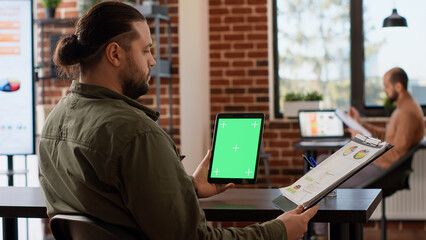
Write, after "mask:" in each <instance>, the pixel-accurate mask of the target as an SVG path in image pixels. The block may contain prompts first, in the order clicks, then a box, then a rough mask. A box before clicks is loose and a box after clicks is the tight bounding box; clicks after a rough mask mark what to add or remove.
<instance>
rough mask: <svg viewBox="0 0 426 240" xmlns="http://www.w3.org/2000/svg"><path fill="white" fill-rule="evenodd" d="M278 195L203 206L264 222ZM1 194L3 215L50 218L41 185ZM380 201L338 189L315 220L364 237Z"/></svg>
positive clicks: (234, 193)
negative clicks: (364, 230) (363, 227)
mask: <svg viewBox="0 0 426 240" xmlns="http://www.w3.org/2000/svg"><path fill="white" fill-rule="evenodd" d="M279 194H280V191H279V190H278V189H230V190H228V191H226V192H224V193H221V194H219V195H216V196H213V197H210V198H205V199H200V206H201V208H202V209H203V210H204V212H205V214H206V218H207V220H208V221H250V222H253V221H254V222H264V221H267V220H271V219H274V218H276V217H277V216H278V215H280V214H281V213H282V211H281V210H279V209H278V208H276V207H275V206H274V205H273V203H272V200H273V199H274V198H275V197H276V196H278V195H279ZM0 196H2V198H1V199H0V217H9V218H16V217H36V218H45V217H47V215H46V207H45V202H44V195H43V192H42V189H41V188H20V187H0ZM3 196H4V197H3ZM381 200H382V192H381V190H380V189H337V197H334V198H325V199H323V200H322V201H321V202H320V203H319V211H318V213H317V215H316V216H315V217H314V218H313V219H312V221H314V222H331V224H330V231H331V235H330V239H332V240H334V239H341V240H344V239H362V224H363V223H366V222H367V221H368V219H369V218H370V216H371V214H373V211H374V210H375V209H376V207H377V205H378V204H379V202H380V201H381ZM6 231H10V229H6Z"/></svg>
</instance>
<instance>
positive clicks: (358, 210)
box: [200, 189, 382, 223]
mask: <svg viewBox="0 0 426 240" xmlns="http://www.w3.org/2000/svg"><path fill="white" fill-rule="evenodd" d="M279 194H280V191H279V190H278V189H230V190H228V191H226V192H224V193H222V194H219V195H216V196H213V197H210V198H206V199H200V205H201V208H202V209H203V210H204V212H205V213H206V218H207V220H209V221H254V222H264V221H267V220H271V219H274V218H276V217H277V216H278V215H280V214H281V213H282V211H281V210H280V209H278V208H277V207H275V206H274V204H273V203H272V200H273V199H274V198H276V197H277V196H278V195H279ZM381 200H382V190H381V189H337V196H336V197H326V198H324V199H323V200H321V201H320V203H319V211H318V213H317V215H316V216H315V217H314V218H313V219H312V221H313V222H339V223H340V222H345V223H366V222H367V221H368V219H369V218H370V216H371V214H373V212H374V210H375V209H376V207H377V205H378V204H379V202H380V201H381Z"/></svg>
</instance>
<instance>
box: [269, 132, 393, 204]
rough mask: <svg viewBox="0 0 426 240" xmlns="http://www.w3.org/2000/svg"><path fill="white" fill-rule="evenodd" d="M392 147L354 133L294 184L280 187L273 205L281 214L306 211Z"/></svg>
mask: <svg viewBox="0 0 426 240" xmlns="http://www.w3.org/2000/svg"><path fill="white" fill-rule="evenodd" d="M392 147H393V145H391V144H389V143H386V142H382V141H380V140H379V139H375V138H369V137H365V136H363V135H360V134H357V135H356V136H355V138H354V139H352V140H351V141H350V142H349V143H347V144H346V145H345V146H343V147H342V148H341V149H339V150H338V151H336V152H335V153H334V154H332V155H331V156H330V157H328V158H327V159H325V160H324V161H323V162H322V163H321V164H318V166H317V167H315V168H313V169H312V170H310V171H309V172H307V173H306V174H305V175H304V176H303V177H301V178H300V179H299V180H297V181H296V182H295V183H293V184H292V185H290V186H287V187H283V188H280V191H281V193H282V194H281V195H280V196H278V197H277V198H275V199H274V200H273V203H274V204H275V205H276V206H277V207H279V208H281V209H282V210H284V211H290V210H292V209H294V208H296V207H297V205H302V206H303V207H304V208H305V209H306V208H309V207H311V206H313V205H314V204H316V203H317V202H318V201H319V200H321V199H322V198H323V197H324V196H326V195H327V194H328V193H330V192H331V191H332V190H333V189H335V188H336V187H338V186H339V185H340V184H341V183H343V182H344V181H345V180H346V179H348V178H350V177H351V176H352V175H354V174H355V173H356V172H358V171H359V170H361V169H362V168H364V167H365V166H367V165H368V164H369V163H371V162H373V161H374V160H375V159H376V158H378V157H379V156H380V155H382V154H383V153H385V152H386V151H388V150H389V149H391V148H392Z"/></svg>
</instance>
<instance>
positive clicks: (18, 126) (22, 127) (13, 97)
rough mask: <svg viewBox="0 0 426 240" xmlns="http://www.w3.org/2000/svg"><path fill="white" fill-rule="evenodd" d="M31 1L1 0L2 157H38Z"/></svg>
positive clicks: (0, 147)
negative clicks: (35, 150)
mask: <svg viewBox="0 0 426 240" xmlns="http://www.w3.org/2000/svg"><path fill="white" fill-rule="evenodd" d="M33 69H34V63H33V23H32V1H31V0H0V155H19V154H34V149H35V144H34V142H35V141H34V132H35V131H34V71H33Z"/></svg>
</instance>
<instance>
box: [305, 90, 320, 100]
mask: <svg viewBox="0 0 426 240" xmlns="http://www.w3.org/2000/svg"><path fill="white" fill-rule="evenodd" d="M304 100H305V101H321V100H322V95H321V94H319V93H318V92H317V91H313V92H310V93H307V94H306V95H305V98H304Z"/></svg>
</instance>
